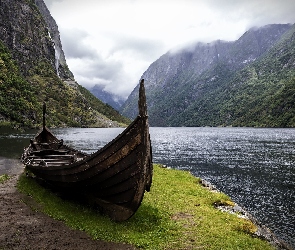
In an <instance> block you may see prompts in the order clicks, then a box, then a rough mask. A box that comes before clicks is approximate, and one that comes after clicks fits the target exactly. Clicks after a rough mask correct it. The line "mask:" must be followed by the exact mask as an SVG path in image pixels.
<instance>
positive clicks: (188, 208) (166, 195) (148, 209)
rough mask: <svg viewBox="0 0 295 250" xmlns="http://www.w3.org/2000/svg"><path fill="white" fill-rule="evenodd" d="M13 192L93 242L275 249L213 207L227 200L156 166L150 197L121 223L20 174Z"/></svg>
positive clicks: (244, 222)
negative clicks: (89, 236)
mask: <svg viewBox="0 0 295 250" xmlns="http://www.w3.org/2000/svg"><path fill="white" fill-rule="evenodd" d="M18 189H19V190H20V191H21V192H23V193H25V194H27V195H29V196H32V197H33V199H34V200H36V201H37V202H38V203H39V205H38V209H39V210H40V209H41V210H42V211H43V212H44V213H46V214H48V215H50V216H51V217H53V218H55V219H57V220H62V221H64V222H65V223H66V224H67V225H68V226H70V227H72V228H75V229H79V230H83V231H85V232H86V233H88V234H89V235H91V237H92V238H93V239H100V240H105V241H112V242H123V243H129V244H132V245H134V246H136V247H138V248H141V249H153V250H156V249H218V250H220V249H235V250H236V249H251V250H252V249H274V248H273V247H272V246H271V245H270V244H269V243H268V242H266V241H263V240H261V239H259V238H255V237H253V235H252V233H253V232H254V231H255V230H256V227H255V226H254V225H253V224H252V223H251V222H250V221H248V220H245V219H241V218H238V217H237V216H236V215H233V214H228V213H225V212H221V211H219V210H217V209H216V208H215V207H214V205H213V204H214V203H216V202H217V203H224V204H231V203H232V202H231V200H230V198H229V197H228V196H226V195H225V194H223V193H214V192H211V191H209V190H208V189H206V188H204V187H203V186H202V185H201V184H200V180H199V179H198V178H195V177H193V176H192V175H191V174H190V173H188V172H184V171H179V170H171V169H164V168H161V167H159V166H157V165H155V168H154V178H153V185H152V189H151V192H150V193H146V194H145V197H144V199H143V202H142V205H141V206H140V208H139V209H138V211H137V212H136V214H135V215H134V216H133V217H132V218H131V219H129V220H128V221H126V222H121V223H115V222H112V221H111V220H110V219H109V218H107V217H105V216H102V215H100V214H98V213H97V212H96V211H94V210H92V209H91V208H88V207H85V206H82V205H79V204H75V203H72V202H69V201H65V200H62V199H61V198H59V197H58V196H56V195H54V194H53V193H51V192H50V191H49V190H46V189H45V188H43V187H41V186H39V185H38V184H37V183H36V182H35V181H34V180H33V179H31V178H27V177H25V176H24V175H23V176H21V178H20V179H19V182H18ZM40 205H41V206H40ZM40 207H41V208H40ZM34 209H37V206H36V207H35V208H34Z"/></svg>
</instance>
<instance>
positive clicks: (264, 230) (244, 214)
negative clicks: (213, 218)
mask: <svg viewBox="0 0 295 250" xmlns="http://www.w3.org/2000/svg"><path fill="white" fill-rule="evenodd" d="M201 184H202V185H203V186H204V187H206V188H207V189H208V190H210V191H211V192H221V191H220V190H219V189H217V188H216V187H215V186H214V185H213V184H211V183H210V182H209V181H206V180H204V179H201ZM216 208H217V209H219V210H221V211H223V212H227V213H233V214H236V215H237V216H238V217H241V218H245V219H248V220H250V221H251V222H252V223H253V224H254V225H255V226H256V227H257V231H256V232H255V233H254V235H255V236H256V237H259V238H262V239H264V240H266V241H268V242H269V243H270V244H271V245H273V246H274V247H275V248H276V249H279V250H281V249H282V250H283V249H286V250H294V248H293V247H292V246H290V245H289V244H287V243H286V242H284V241H283V240H281V239H280V238H279V237H278V236H277V235H275V234H274V233H273V232H272V231H271V230H270V229H269V228H268V227H267V226H265V225H264V224H262V223H261V222H260V221H258V220H257V219H256V218H255V217H254V216H253V215H251V214H250V213H249V212H248V211H247V210H246V209H245V208H243V207H242V206H240V205H239V204H237V203H236V202H234V206H223V205H218V204H216Z"/></svg>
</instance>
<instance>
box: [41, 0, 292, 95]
mask: <svg viewBox="0 0 295 250" xmlns="http://www.w3.org/2000/svg"><path fill="white" fill-rule="evenodd" d="M44 2H45V3H46V5H47V7H48V8H49V10H50V12H51V15H52V16H53V18H54V19H55V20H56V22H57V25H58V27H59V31H60V35H61V41H62V45H63V50H64V52H65V55H66V59H67V63H68V65H69V68H70V69H71V71H72V72H73V74H74V76H75V79H76V80H77V82H78V83H79V84H81V85H83V86H85V87H90V86H93V85H95V84H101V85H104V86H105V90H107V91H109V92H112V93H115V94H118V95H121V96H123V97H125V98H127V96H128V95H129V94H130V93H131V91H132V90H133V88H134V87H135V86H136V85H137V84H138V81H139V79H140V77H141V75H142V74H143V73H144V71H145V70H146V69H147V68H148V67H149V65H150V64H151V63H153V62H154V61H155V60H157V59H158V58H159V57H160V56H161V55H163V54H164V53H166V52H167V51H168V50H170V49H173V48H177V47H180V46H184V45H186V44H191V43H192V42H198V41H200V42H211V41H214V40H217V39H221V40H227V41H232V40H236V39H238V38H239V37H240V36H241V35H242V34H243V33H244V32H245V31H247V30H248V29H249V28H251V27H253V26H263V25H266V24H270V23H295V14H294V13H295V1H294V0H83V1H81V0H44Z"/></svg>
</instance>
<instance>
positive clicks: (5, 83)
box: [0, 0, 128, 127]
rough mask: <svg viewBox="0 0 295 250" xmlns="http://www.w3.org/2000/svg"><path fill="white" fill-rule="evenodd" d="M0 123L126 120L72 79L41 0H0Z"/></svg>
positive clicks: (80, 123)
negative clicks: (45, 113)
mask: <svg viewBox="0 0 295 250" xmlns="http://www.w3.org/2000/svg"><path fill="white" fill-rule="evenodd" d="M0 90H1V92H0V123H1V124H2V125H3V124H10V125H13V126H25V127H37V126H39V125H40V123H41V121H42V117H41V115H42V103H43V102H44V101H45V102H47V106H48V113H49V115H48V125H49V126H79V127H84V126H99V127H101V126H103V127H106V126H107V127H108V126H118V125H119V123H126V122H128V120H127V119H125V118H123V117H122V116H121V115H119V113H118V112H116V111H115V110H114V109H112V108H111V107H110V106H107V105H105V104H103V103H102V102H101V101H99V100H98V99H96V98H95V97H94V96H93V95H91V94H90V92H89V91H87V90H86V89H85V88H83V87H82V86H80V85H79V84H77V83H76V82H75V79H74V76H73V74H72V73H71V71H70V70H69V68H68V66H67V64H66V60H65V57H64V54H63V51H62V46H61V43H60V38H59V32H58V28H57V25H56V23H55V21H54V19H53V18H52V17H51V15H50V13H49V11H48V9H47V8H46V5H45V4H44V2H43V0H36V1H34V0H0Z"/></svg>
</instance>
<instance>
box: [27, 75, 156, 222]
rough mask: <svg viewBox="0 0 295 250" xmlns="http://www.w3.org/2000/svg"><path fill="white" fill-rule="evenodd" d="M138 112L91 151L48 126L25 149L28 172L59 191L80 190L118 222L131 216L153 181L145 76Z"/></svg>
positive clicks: (79, 192) (75, 191) (140, 92)
mask: <svg viewBox="0 0 295 250" xmlns="http://www.w3.org/2000/svg"><path fill="white" fill-rule="evenodd" d="M138 108H139V114H138V116H137V118H136V119H135V120H134V121H133V122H132V123H131V124H130V125H129V126H128V127H127V128H126V129H125V130H124V131H123V132H122V133H121V134H120V135H118V136H117V137H116V138H115V139H114V140H112V141H111V142H109V143H108V144H107V145H105V146H104V147H103V148H101V149H99V150H98V151H96V152H95V153H93V154H86V153H84V152H81V151H79V150H75V149H73V148H71V147H69V146H67V145H65V144H64V143H63V140H59V139H57V138H56V137H55V136H54V135H53V134H52V133H51V132H50V130H49V129H48V128H47V127H46V125H45V110H46V108H45V107H44V108H43V129H42V130H41V132H39V133H38V134H37V135H36V136H35V138H34V139H31V140H30V145H29V146H28V147H27V148H25V150H24V153H23V155H22V162H23V163H24V165H25V169H26V171H27V172H29V173H30V174H32V175H33V176H34V177H36V178H38V179H41V180H42V181H44V183H46V184H49V185H50V186H52V187H54V188H55V189H58V190H59V191H61V192H70V193H71V194H77V196H78V195H79V196H80V195H82V196H83V197H86V198H87V200H88V201H90V202H91V203H92V204H95V205H96V207H98V208H99V210H100V212H103V213H104V214H106V215H108V216H109V217H110V218H111V219H112V220H114V221H124V220H127V219H128V218H130V217H131V216H132V215H133V214H134V213H135V212H136V211H137V209H138V208H139V206H140V204H141V202H142V199H143V196H144V193H145V191H149V190H150V187H151V183H152V174H153V166H152V150H151V141H150V134H149V125H148V116H147V106H146V97H145V89H144V80H141V82H140V88H139V101H138Z"/></svg>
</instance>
